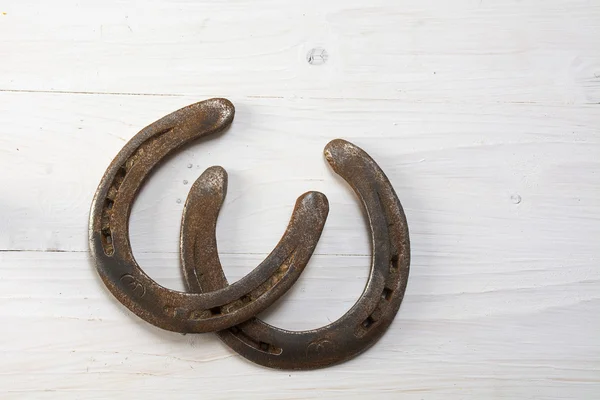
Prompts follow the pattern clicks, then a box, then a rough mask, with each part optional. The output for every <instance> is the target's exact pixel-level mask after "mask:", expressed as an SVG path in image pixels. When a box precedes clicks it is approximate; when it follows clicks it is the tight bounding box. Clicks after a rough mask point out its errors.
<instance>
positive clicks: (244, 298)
mask: <svg viewBox="0 0 600 400" xmlns="http://www.w3.org/2000/svg"><path fill="white" fill-rule="evenodd" d="M240 300H241V301H242V303H244V304H248V303H250V302H251V301H252V298H251V297H250V296H249V295H247V294H246V295H244V296H242V298H241V299H240Z"/></svg>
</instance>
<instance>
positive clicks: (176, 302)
mask: <svg viewBox="0 0 600 400" xmlns="http://www.w3.org/2000/svg"><path fill="white" fill-rule="evenodd" d="M234 114H235V109H234V106H233V104H231V102H229V101H228V100H226V99H210V100H206V101H202V102H199V103H195V104H192V105H190V106H187V107H184V108H182V109H180V110H178V111H175V112H174V113H171V114H169V115H167V116H165V117H163V118H161V119H160V120H158V121H156V122H154V123H153V124H151V125H149V126H148V127H146V128H144V129H142V130H141V131H140V132H139V133H138V134H136V135H135V136H134V137H133V138H132V139H131V140H130V141H129V142H128V143H127V144H126V145H125V146H124V147H123V149H122V150H121V151H120V152H119V154H118V155H117V156H116V157H115V159H114V160H113V162H112V163H111V164H110V166H109V167H108V169H107V171H106V173H105V174H104V176H103V178H102V180H101V181H100V185H99V187H98V189H97V191H96V194H95V196H94V200H93V202H92V208H91V213H90V222H89V241H90V251H91V253H92V256H93V257H94V259H95V261H96V267H97V270H98V273H99V275H100V277H101V279H102V281H103V282H104V284H105V285H106V287H107V288H108V289H109V291H110V292H111V293H112V294H113V295H114V296H115V297H116V298H117V299H118V300H119V301H120V302H121V303H122V304H123V305H125V306H126V307H127V308H128V309H129V310H131V311H132V312H133V313H134V314H136V315H137V316H138V317H140V318H142V319H144V320H145V321H147V322H149V323H151V324H153V325H155V326H157V327H159V328H162V329H166V330H170V331H174V332H181V333H203V332H215V331H216V332H217V334H218V335H219V337H220V338H221V340H222V341H223V342H224V343H226V344H227V345H228V346H229V347H230V348H232V349H233V350H234V351H236V352H237V353H239V354H240V355H242V356H243V357H245V358H247V359H249V360H251V361H253V362H255V363H258V364H260V365H263V366H267V367H271V368H280V369H315V368H322V367H326V366H329V365H332V364H336V363H339V362H342V361H345V360H348V359H350V358H352V357H354V356H356V355H358V354H360V353H361V352H363V351H365V350H366V349H367V348H369V347H370V346H371V345H373V344H374V343H375V342H376V341H377V340H378V339H379V338H380V337H381V335H383V333H384V332H385V330H386V329H387V328H388V327H389V325H390V324H391V322H392V320H393V318H394V316H395V315H396V313H397V311H398V309H399V307H400V304H401V302H402V298H403V296H404V292H405V289H406V284H407V280H408V273H409V264H410V243H409V235H408V226H407V223H406V217H405V215H404V211H403V209H402V205H401V204H400V201H399V200H398V197H397V195H396V193H395V191H394V189H393V187H392V185H391V184H390V182H389V180H388V179H387V177H386V176H385V174H384V173H383V171H382V170H381V169H380V168H379V166H378V165H377V164H376V163H375V161H373V159H371V157H369V155H368V154H367V153H365V152H364V151H363V150H361V149H360V148H358V147H357V146H355V145H353V144H352V143H349V142H347V141H344V140H341V139H336V140H333V141H332V142H330V143H329V144H327V146H326V148H325V158H326V159H327V161H328V162H329V164H330V165H331V167H332V168H333V170H334V171H335V172H336V173H337V174H339V175H340V176H341V177H342V178H344V179H345V180H346V182H348V184H350V186H351V187H352V188H353V189H354V191H355V193H356V194H357V195H358V197H359V199H360V201H361V203H362V205H363V207H364V209H365V212H366V214H367V217H368V221H369V226H370V233H371V244H372V249H373V254H372V261H371V271H370V274H369V279H368V282H367V285H366V287H365V289H364V291H363V293H362V295H361V297H360V298H359V300H358V301H357V302H356V304H355V305H354V306H353V307H352V308H351V309H350V310H349V311H348V312H347V313H346V314H344V316H342V317H341V318H340V319H339V320H337V321H335V322H333V323H331V324H329V325H327V326H325V327H322V328H319V329H315V330H309V331H300V332H292V331H287V330H283V329H279V328H276V327H273V326H270V325H268V324H266V323H264V322H262V321H261V320H259V319H257V318H255V317H254V316H255V315H257V314H258V313H260V312H261V311H263V310H265V309H266V308H267V307H269V306H270V305H271V304H273V303H274V302H275V301H276V300H277V299H279V297H281V296H282V295H283V294H284V293H285V292H286V291H287V290H288V289H289V288H290V287H291V286H292V285H293V284H294V283H295V282H296V280H297V279H298V277H299V276H300V274H301V273H302V271H303V270H304V268H305V267H306V264H307V263H308V261H309V259H310V257H311V255H312V253H313V251H314V249H315V247H316V245H317V242H318V240H319V238H320V236H321V232H322V231H323V227H324V225H325V220H326V218H327V214H328V211H329V205H328V201H327V198H326V197H325V195H323V194H321V193H319V192H308V193H305V194H303V195H302V196H300V197H299V198H298V200H297V202H296V206H295V208H294V211H293V213H292V217H291V219H290V222H289V224H288V227H287V230H286V231H285V233H284V235H283V237H282V238H281V240H280V241H279V243H278V244H277V246H276V247H275V248H274V249H273V251H272V252H271V253H270V254H269V255H268V256H267V258H266V259H265V261H263V262H262V263H261V264H260V265H259V266H257V267H256V268H255V269H254V270H253V271H252V272H251V273H250V274H248V275H246V276H245V277H243V278H242V279H240V280H239V281H237V282H235V283H233V284H231V285H229V284H228V282H227V279H226V278H225V275H224V273H223V269H222V267H221V263H220V261H219V256H218V251H217V243H216V234H215V232H216V223H217V217H218V214H219V210H220V208H221V205H222V203H223V201H224V198H225V193H226V190H227V174H226V172H225V170H224V169H222V168H221V167H211V168H209V169H207V170H206V171H205V172H204V173H203V174H202V175H201V176H200V177H199V178H198V180H197V181H196V182H195V183H194V184H193V185H192V188H191V190H190V193H189V195H188V198H187V200H186V203H185V207H184V212H183V217H182V224H181V236H180V250H181V264H182V268H183V272H184V278H185V281H186V286H187V288H188V292H180V291H175V290H170V289H167V288H165V287H163V286H161V285H159V284H158V283H157V282H155V281H154V280H153V279H152V278H150V277H149V276H148V275H146V274H145V273H144V271H143V270H142V269H141V267H140V266H139V265H138V264H137V262H136V260H135V258H134V256H133V252H132V249H131V244H130V241H129V227H128V225H129V216H130V213H131V208H132V205H133V202H134V200H135V198H136V195H137V193H138V192H139V190H140V188H141V186H142V184H143V183H144V181H145V180H146V179H147V177H148V176H149V174H150V172H151V171H152V170H153V169H154V168H155V167H156V166H157V165H158V164H159V163H160V162H161V161H162V160H163V159H164V158H165V157H167V156H168V155H169V154H171V153H173V152H174V151H175V150H177V149H178V148H180V147H181V146H183V145H185V144H186V143H188V142H190V141H192V140H194V139H198V138H200V137H202V136H206V135H210V134H213V133H217V132H220V131H223V130H224V129H225V128H227V127H228V126H229V125H231V123H232V121H233V117H234Z"/></svg>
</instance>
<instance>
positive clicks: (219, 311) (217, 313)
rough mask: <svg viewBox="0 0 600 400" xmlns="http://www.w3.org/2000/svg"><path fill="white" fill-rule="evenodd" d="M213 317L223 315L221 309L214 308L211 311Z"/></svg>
mask: <svg viewBox="0 0 600 400" xmlns="http://www.w3.org/2000/svg"><path fill="white" fill-rule="evenodd" d="M210 313H211V314H212V315H221V307H214V308H211V309H210Z"/></svg>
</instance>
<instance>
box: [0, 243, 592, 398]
mask: <svg viewBox="0 0 600 400" xmlns="http://www.w3.org/2000/svg"><path fill="white" fill-rule="evenodd" d="M427 258H428V257H417V258H416V259H415V262H414V263H413V265H414V268H413V270H412V272H411V278H410V284H409V286H408V291H407V295H406V298H405V301H404V303H403V305H402V308H401V311H400V313H399V314H398V316H397V318H396V320H395V321H394V323H393V325H392V327H391V328H390V330H389V331H388V333H386V335H385V336H384V337H383V339H382V340H381V341H380V342H378V343H377V344H376V345H375V347H373V348H372V349H371V350H369V351H368V352H367V353H365V354H363V355H362V356H360V357H359V358H357V359H355V360H353V361H350V362H348V363H345V364H342V365H340V366H337V367H335V368H330V369H327V370H322V371H312V372H303V373H298V372H285V371H283V372H277V371H271V370H267V369H263V368H260V367H257V366H255V365H252V364H250V363H248V362H245V361H244V360H243V359H241V358H240V357H239V356H237V355H234V354H233V353H232V352H230V351H229V350H228V349H227V348H226V347H225V346H223V345H221V344H220V343H219V342H218V340H217V339H216V338H215V337H214V336H213V335H210V334H207V335H186V336H182V335H179V334H175V333H169V332H164V331H161V330H159V329H157V328H154V327H152V326H149V324H146V323H145V322H143V321H141V320H139V319H137V317H135V316H133V315H132V314H130V313H129V312H128V311H127V310H126V309H124V307H123V306H121V305H120V304H119V303H118V302H116V301H115V300H114V299H113V298H112V296H111V295H110V294H109V293H108V292H107V291H106V290H105V289H104V287H103V286H102V284H101V282H100V280H99V278H97V276H96V274H95V272H94V270H93V266H92V261H91V260H89V259H88V256H87V254H83V253H46V252H43V253H36V252H2V253H0V273H1V279H0V293H2V294H1V295H0V302H1V303H2V307H0V325H1V326H2V331H3V333H2V341H0V352H1V353H2V354H3V362H2V363H1V364H0V393H2V397H3V398H20V397H23V396H27V397H28V398H46V397H51V398H56V397H60V398H64V399H69V398H77V399H81V398H89V399H94V398H106V397H107V396H110V397H114V398H127V397H130V396H132V395H135V396H142V395H143V396H147V397H148V398H151V399H154V398H156V399H159V398H164V397H165V396H168V397H169V398H189V397H190V396H203V397H208V398H230V397H232V396H242V395H243V396H246V397H250V398H264V399H275V398H306V397H308V396H309V395H323V396H327V397H330V398H364V396H365V395H367V394H368V395H375V394H377V396H378V397H383V398H397V397H398V396H400V395H401V396H402V397H403V398H404V397H406V398H409V399H421V398H433V399H435V398H440V399H441V398H473V399H475V398H497V399H514V398H534V397H533V396H534V394H535V395H536V396H539V397H542V398H548V399H566V398H582V399H583V398H593V397H594V395H595V393H598V390H600V379H599V378H600V371H598V363H599V362H600V347H599V346H598V340H597V334H596V333H597V332H598V330H599V329H600V319H598V318H596V317H595V316H594V313H595V312H597V310H598V307H600V290H599V289H600V272H599V271H598V269H596V268H590V269H589V270H585V269H581V268H576V267H574V268H571V269H570V270H569V272H566V271H564V270H563V269H562V268H555V267H553V266H552V261H550V260H540V261H539V262H538V263H532V265H531V266H530V268H514V266H513V265H511V264H510V263H507V264H503V265H498V266H496V268H494V269H493V270H492V269H488V270H486V269H485V268H483V269H480V268H471V269H470V271H468V272H466V271H464V270H463V269H462V268H460V267H456V265H457V264H456V263H451V262H449V263H447V265H446V266H445V267H423V266H422V264H423V262H424V260H426V259H427ZM260 259H261V257H260V256H251V255H227V256H224V257H223V262H224V265H225V268H226V272H227V274H228V276H229V277H230V278H232V279H237V278H239V277H241V276H242V275H244V274H245V273H247V272H248V271H250V269H251V268H252V265H256V264H257V263H258V262H259V260H260ZM140 263H141V264H142V265H144V267H145V268H146V269H147V271H148V273H149V274H150V275H151V276H153V277H155V278H157V279H158V280H159V281H160V282H161V283H163V284H164V285H167V286H169V287H172V288H180V287H181V282H180V273H179V272H178V270H177V268H176V264H177V257H176V255H149V254H145V255H142V256H141V257H140ZM250 264H252V265H250ZM367 269H368V257H343V256H317V257H315V258H314V259H313V260H312V261H311V264H310V265H309V267H308V268H307V270H306V271H305V273H304V274H303V276H302V277H301V278H300V280H299V282H298V285H297V286H296V287H294V288H293V289H292V291H291V292H290V293H289V294H288V295H286V297H284V299H283V300H282V301H281V302H280V303H279V304H278V306H277V307H276V308H275V310H272V311H270V312H269V313H268V314H267V315H266V320H267V321H268V322H270V323H274V324H277V325H279V326H282V327H286V328H289V329H306V328H314V327H317V326H319V325H322V324H327V323H328V321H329V320H333V319H335V318H337V317H338V316H340V315H341V314H342V313H343V312H345V310H346V309H347V308H348V307H349V306H351V304H352V303H353V302H354V301H355V300H356V298H357V297H358V295H359V293H360V291H361V288H362V286H363V285H364V282H365V281H366V273H367ZM457 270H458V272H456V271H457ZM333 292H335V293H333ZM308 321H310V322H308Z"/></svg>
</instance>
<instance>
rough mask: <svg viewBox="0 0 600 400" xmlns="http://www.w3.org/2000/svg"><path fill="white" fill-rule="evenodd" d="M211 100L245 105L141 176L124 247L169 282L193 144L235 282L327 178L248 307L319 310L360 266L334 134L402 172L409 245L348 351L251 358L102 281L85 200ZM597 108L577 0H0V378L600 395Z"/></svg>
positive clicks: (399, 180)
mask: <svg viewBox="0 0 600 400" xmlns="http://www.w3.org/2000/svg"><path fill="white" fill-rule="evenodd" d="M367 3H369V5H368V6H367V5H366V4H367ZM321 50H323V52H321ZM310 54H319V55H323V54H326V55H327V56H326V59H319V60H316V58H314V57H313V61H318V62H313V63H312V64H311V63H309V61H310V57H309V55H310ZM322 61H324V62H322ZM316 64H319V65H316ZM213 96H223V97H228V98H229V99H231V100H232V101H233V102H234V104H235V105H236V108H237V113H236V120H235V122H234V124H233V127H232V129H230V130H229V131H228V132H227V133H225V134H224V135H222V136H220V137H219V138H218V139H217V140H207V141H204V142H202V143H195V144H193V145H192V146H189V147H187V148H186V149H184V150H183V151H182V152H181V153H180V154H179V155H178V156H177V157H174V158H172V159H169V160H168V161H167V162H166V163H165V164H164V165H163V166H162V167H161V168H160V170H159V171H157V173H156V174H154V175H153V176H152V178H151V179H150V181H149V182H148V185H147V186H146V187H145V188H144V189H143V190H142V193H141V194H140V197H139V198H138V200H137V202H136V204H135V206H134V210H133V214H132V221H131V223H132V225H131V235H132V245H133V248H134V252H135V254H136V257H137V258H138V260H139V261H140V263H141V265H143V266H144V268H146V270H147V271H148V273H149V274H150V275H151V276H152V277H154V278H155V279H156V280H157V281H159V282H160V283H161V284H164V285H166V286H168V287H171V288H176V289H177V288H179V289H181V288H182V287H183V285H182V282H181V276H180V272H179V271H178V269H177V268H178V255H177V235H178V232H179V222H180V218H181V211H182V207H183V203H184V200H185V197H186V195H187V192H188V190H189V187H190V183H192V182H193V181H194V180H195V179H196V178H197V177H198V176H199V174H200V173H201V172H202V171H203V170H204V169H205V168H206V167H208V166H210V165H215V164H218V165H222V166H223V167H225V168H226V169H227V170H228V172H229V184H230V187H229V191H228V197H227V201H226V204H225V207H224V209H223V211H222V213H221V217H220V220H219V225H218V232H217V233H218V240H219V247H220V251H221V252H222V254H223V255H222V258H223V261H224V265H225V269H226V273H227V275H228V276H229V277H230V278H232V279H236V278H239V277H241V276H243V275H244V274H246V273H247V272H249V271H250V270H251V269H252V268H253V267H254V266H256V265H257V264H258V263H259V262H260V261H261V260H262V259H263V258H264V257H265V255H266V254H267V253H268V252H269V251H270V249H271V248H272V246H274V245H275V244H276V243H277V241H278V239H279V237H280V235H281V234H282V233H283V231H284V229H285V225H286V224H287V219H288V218H289V215H290V213H291V210H292V207H293V204H294V201H295V199H296V197H297V196H299V195H300V194H302V193H303V192H305V191H307V190H319V191H322V192H324V193H325V194H326V195H327V196H328V198H329V200H330V206H331V213H330V216H329V219H328V222H327V225H326V230H325V232H324V234H323V237H322V240H321V242H320V244H319V246H318V248H317V251H316V252H317V255H316V256H315V257H313V260H312V261H311V263H310V265H309V266H308V268H307V270H306V272H305V273H304V274H303V276H302V277H301V279H300V281H299V282H298V284H297V286H296V287H294V288H293V289H292V291H291V292H290V293H289V294H288V295H287V296H285V298H284V299H283V300H282V301H280V302H279V303H278V304H277V305H276V306H275V307H274V308H273V309H272V310H269V311H268V312H267V313H265V318H266V320H267V321H268V322H271V323H274V324H277V325H279V326H282V327H284V328H289V329H309V328H315V327H318V326H321V325H324V324H327V323H328V322H329V321H333V320H334V319H335V318H338V317H339V316H341V315H342V314H343V313H344V312H345V311H346V310H347V309H348V308H349V307H350V306H351V305H352V304H353V302H354V301H355V300H356V299H357V298H358V296H359V295H360V292H361V290H362V287H363V285H364V283H365V281H366V276H367V273H368V265H369V258H368V254H369V251H370V250H369V245H368V240H367V239H368V237H367V231H366V226H365V223H364V220H363V217H362V215H361V211H360V208H359V207H358V205H357V203H356V200H355V198H354V197H353V195H352V192H351V191H350V189H349V188H348V187H347V186H346V185H345V184H344V182H343V181H341V180H340V179H339V178H338V177H337V176H335V175H334V174H333V173H332V172H331V171H330V170H329V168H328V166H327V165H326V163H325V162H324V159H323V154H322V149H323V147H324V146H325V144H326V143H327V142H328V141H329V140H331V139H333V138H336V137H343V138H346V139H349V140H351V141H353V142H354V143H356V144H358V145H359V146H361V147H363V148H364V149H365V150H366V151H367V152H369V153H370V154H371V155H372V156H373V157H374V158H375V159H376V160H377V161H378V163H379V164H380V165H381V167H382V168H383V169H384V170H385V171H386V173H387V174H388V176H389V178H390V179H391V181H392V182H393V184H394V186H395V188H396V190H397V192H398V194H399V196H400V198H401V201H402V203H403V205H404V207H405V210H406V213H407V217H408V220H409V226H410V229H411V241H412V246H413V262H412V272H411V277H410V281H409V285H408V290H407V294H406V298H405V301H404V303H403V305H402V307H401V309H400V312H399V314H398V316H397V318H396V320H395V322H394V324H393V325H392V327H391V328H390V330H389V331H388V333H387V334H386V335H385V336H384V338H383V339H382V340H381V341H380V342H378V343H377V345H376V346H375V347H373V348H372V349H371V350H369V351H368V352H367V353H365V354H364V355H362V356H360V357H358V358H357V359H355V360H352V361H351V362H348V363H345V364H342V365H340V366H337V367H333V368H329V369H326V370H322V371H311V372H302V373H296V372H292V373H290V372H279V371H271V370H266V369H263V368H260V367H257V366H255V365H252V364H250V363H247V362H245V361H244V360H243V359H241V358H240V357H239V356H236V355H235V354H233V353H232V352H231V351H229V350H228V349H227V348H226V347H225V346H223V345H221V344H220V343H219V342H218V341H217V340H216V339H215V337H214V336H213V335H186V336H182V335H178V334H172V333H167V332H163V331H160V330H158V329H155V328H154V327H152V326H148V324H146V323H144V322H142V321H140V320H138V319H137V318H135V317H133V316H132V315H131V314H130V313H129V312H128V311H127V310H125V309H124V307H122V306H121V305H120V304H119V303H118V302H116V301H115V300H113V298H112V297H111V296H110V294H109V293H108V292H107V291H106V290H105V289H104V287H103V285H102V283H101V282H100V280H99V279H98V278H97V276H96V273H95V270H94V267H93V265H92V263H91V261H90V260H89V258H88V255H87V244H86V243H87V218H88V211H89V205H90V202H91V199H92V196H93V193H94V190H95V189H96V185H97V184H98V182H99V180H100V177H101V176H102V173H103V172H104V169H105V168H106V167H107V165H108V163H109V162H110V161H111V159H112V157H113V156H114V155H115V154H116V153H117V152H118V150H119V149H120V147H121V146H122V145H123V144H124V143H125V141H126V140H128V139H129V138H130V137H131V136H133V135H134V134H135V133H136V132H137V131H138V130H139V129H141V128H142V127H144V126H145V125H146V124H148V123H150V122H152V121H154V120H156V119H158V118H160V117H161V116H162V115H164V114H166V113H169V112H171V111H174V110H176V109H177V108H179V107H182V106H184V105H187V104H189V103H192V102H195V101H199V100H202V99H205V98H208V97H213ZM599 103H600V3H598V2H595V1H590V0H526V1H525V0H521V1H518V0H501V1H481V0H457V1H452V2H449V1H443V0H430V1H420V0H419V1H417V0H406V1H392V0H375V1H371V2H365V1H362V0H361V1H359V0H347V1H330V2H323V1H302V2H299V1H287V2H281V1H270V0H257V1H248V0H231V1H227V2H208V1H196V0H181V1H178V2H169V1H166V0H152V1H147V2H143V3H140V2H127V1H119V0H103V1H98V0H90V1H86V2H78V1H74V0H56V1H49V2H40V1H35V0H21V1H18V2H17V1H13V2H0V168H1V169H2V171H3V172H2V173H1V174H0V187H1V188H2V194H1V195H0V293H1V294H0V327H1V329H0V332H1V333H0V360H1V362H0V397H1V398H3V399H12V398H57V399H81V398H86V399H104V398H123V399H131V398H141V397H143V398H146V399H164V398H182V399H183V398H186V399H187V398H235V397H244V398H256V399H292V398H307V397H312V396H319V397H329V398H344V399H346V398H369V397H377V398H399V397H402V398H406V399H444V400H448V399H478V400H479V399H522V398H531V399H534V398H544V399H591V398H596V397H598V394H599V393H600V335H598V332H600V268H598V265H599V263H600V246H599V245H598V243H599V242H600V223H599V220H600V173H599V172H598V171H600V161H599V158H598V155H599V154H600V104H599ZM186 183H187V184H186Z"/></svg>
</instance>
